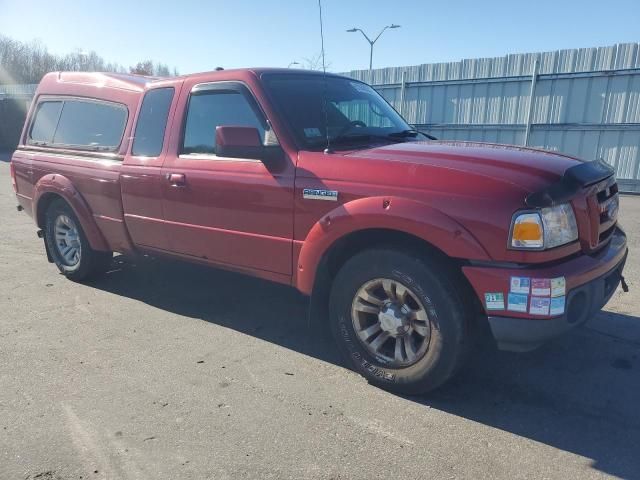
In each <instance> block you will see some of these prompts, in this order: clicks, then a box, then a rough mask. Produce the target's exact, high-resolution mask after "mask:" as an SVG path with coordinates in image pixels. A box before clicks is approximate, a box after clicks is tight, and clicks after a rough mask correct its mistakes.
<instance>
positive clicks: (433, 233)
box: [294, 196, 491, 295]
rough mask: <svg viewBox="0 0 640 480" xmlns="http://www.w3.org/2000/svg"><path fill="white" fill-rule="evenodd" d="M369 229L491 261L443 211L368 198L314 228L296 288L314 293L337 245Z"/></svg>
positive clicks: (341, 208)
mask: <svg viewBox="0 0 640 480" xmlns="http://www.w3.org/2000/svg"><path fill="white" fill-rule="evenodd" d="M368 229H377V230H379V229H384V230H392V231H398V232H403V233H406V234H409V235H412V236H415V237H417V238H420V239H422V240H424V241H425V242H427V243H429V244H431V245H433V246H434V247H436V248H438V249H439V250H441V251H442V252H444V253H445V254H446V255H447V256H449V257H457V258H464V259H468V260H490V259H491V258H490V256H489V254H488V252H487V251H486V250H485V249H484V247H483V246H482V245H481V244H480V242H479V241H478V240H477V239H476V238H475V237H474V236H473V234H471V232H469V231H468V230H467V229H466V228H465V227H463V226H462V225H461V224H460V223H458V222H457V221H456V220H454V219H453V218H451V217H449V216H448V215H446V214H445V213H443V212H442V211H440V210H438V209H436V208H434V207H432V206H430V205H428V204H426V203H423V202H420V201H417V200H411V199H407V198H402V197H381V196H380V197H367V198H360V199H357V200H353V201H351V202H348V203H345V204H343V205H340V206H339V207H336V208H335V209H334V210H332V211H331V212H329V213H327V214H325V215H323V217H322V218H321V219H320V220H319V221H318V222H316V223H315V224H314V225H313V227H312V228H311V229H310V230H309V233H308V234H307V237H306V238H305V240H304V242H303V244H302V248H301V250H300V255H299V256H298V262H297V265H296V269H295V278H294V286H295V287H296V288H297V289H298V290H300V291H301V292H303V293H305V294H308V295H309V294H311V292H312V290H313V286H314V282H315V278H316V272H317V268H318V266H319V265H320V262H321V260H322V259H323V256H324V255H325V254H326V253H327V252H328V251H329V250H330V249H331V247H332V246H333V245H334V243H335V242H336V241H338V240H339V239H341V238H343V237H344V236H346V235H349V234H351V233H355V232H357V231H361V230H368Z"/></svg>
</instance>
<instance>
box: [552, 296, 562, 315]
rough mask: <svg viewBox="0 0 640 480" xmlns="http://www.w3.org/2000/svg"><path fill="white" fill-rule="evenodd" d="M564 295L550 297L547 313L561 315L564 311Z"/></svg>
mask: <svg viewBox="0 0 640 480" xmlns="http://www.w3.org/2000/svg"><path fill="white" fill-rule="evenodd" d="M564 299H565V297H555V298H552V299H551V308H550V310H549V315H562V314H563V313H564Z"/></svg>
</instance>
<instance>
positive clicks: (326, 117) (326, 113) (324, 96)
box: [318, 0, 333, 153]
mask: <svg viewBox="0 0 640 480" xmlns="http://www.w3.org/2000/svg"><path fill="white" fill-rule="evenodd" d="M318 11H319V12H320V54H321V55H322V77H323V79H324V92H323V94H322V109H323V110H324V132H325V135H326V136H327V148H325V149H324V153H333V151H332V150H331V140H330V139H329V111H328V109H327V67H326V65H325V62H324V31H323V28H322V0H318Z"/></svg>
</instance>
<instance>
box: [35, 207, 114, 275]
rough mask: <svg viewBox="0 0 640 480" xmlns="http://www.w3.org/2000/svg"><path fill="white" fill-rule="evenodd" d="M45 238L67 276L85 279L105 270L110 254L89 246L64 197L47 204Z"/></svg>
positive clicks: (55, 261)
mask: <svg viewBox="0 0 640 480" xmlns="http://www.w3.org/2000/svg"><path fill="white" fill-rule="evenodd" d="M45 222H46V224H45V241H46V242H47V249H48V250H49V253H50V254H51V258H52V259H53V262H54V263H55V264H56V266H57V267H58V270H60V272H62V273H63V274H64V275H65V276H66V277H67V278H69V279H71V280H75V281H79V280H84V279H85V278H88V277H90V276H92V275H96V274H99V273H102V272H104V271H105V270H107V268H108V267H109V265H110V263H111V259H112V257H113V254H112V253H111V252H100V251H97V250H94V249H92V248H91V245H89V242H88V240H87V237H86V236H85V234H84V231H83V230H82V226H81V225H80V222H79V221H78V218H77V217H76V215H75V213H74V212H73V210H72V209H71V207H69V205H68V204H67V203H66V202H64V201H63V200H55V201H53V202H52V203H51V205H49V208H48V209H47V212H46V217H45Z"/></svg>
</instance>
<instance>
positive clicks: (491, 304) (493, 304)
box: [484, 292, 504, 310]
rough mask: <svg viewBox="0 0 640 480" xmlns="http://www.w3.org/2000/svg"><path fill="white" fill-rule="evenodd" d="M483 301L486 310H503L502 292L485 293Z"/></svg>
mask: <svg viewBox="0 0 640 480" xmlns="http://www.w3.org/2000/svg"><path fill="white" fill-rule="evenodd" d="M484 301H485V303H486V305H487V310H504V294H503V293H502V292H497V293H485V294H484Z"/></svg>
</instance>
